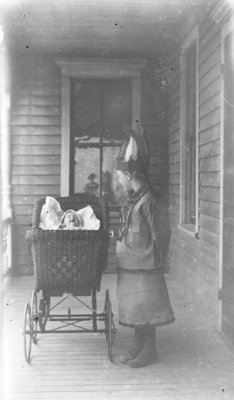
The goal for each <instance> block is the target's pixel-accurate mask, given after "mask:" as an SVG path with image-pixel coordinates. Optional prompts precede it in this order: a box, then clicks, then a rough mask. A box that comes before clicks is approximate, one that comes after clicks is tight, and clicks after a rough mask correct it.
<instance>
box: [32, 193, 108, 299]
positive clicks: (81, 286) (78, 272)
mask: <svg viewBox="0 0 234 400" xmlns="http://www.w3.org/2000/svg"><path fill="white" fill-rule="evenodd" d="M56 200H57V201H58V202H59V203H60V205H61V208H62V210H64V211H66V210H69V209H73V210H75V211H77V210H79V209H81V208H83V207H85V206H87V205H90V206H92V208H93V210H94V213H95V215H96V217H97V218H98V219H99V220H100V222H101V226H100V229H99V230H98V231H93V230H92V231H91V230H89V231H88V230H87V231H85V230H42V229H40V228H39V224H40V213H41V209H42V206H43V205H44V203H45V198H44V199H40V200H38V201H37V202H36V203H35V205H34V209H33V216H32V229H31V230H29V231H27V233H26V240H27V242H28V244H29V245H30V248H31V254H32V260H33V268H34V278H35V290H36V291H37V292H39V291H40V290H42V291H43V292H44V294H45V295H46V296H62V295H63V294H64V293H71V294H72V295H74V296H89V295H90V294H91V292H92V289H96V290H97V291H99V290H100V284H101V276H102V271H103V270H104V269H105V268H106V266H107V258H108V247H109V231H108V228H109V218H108V217H109V215H108V206H107V204H105V203H104V202H103V201H102V200H101V199H99V198H98V197H96V196H94V195H91V194H86V193H79V194H76V195H75V196H70V197H56Z"/></svg>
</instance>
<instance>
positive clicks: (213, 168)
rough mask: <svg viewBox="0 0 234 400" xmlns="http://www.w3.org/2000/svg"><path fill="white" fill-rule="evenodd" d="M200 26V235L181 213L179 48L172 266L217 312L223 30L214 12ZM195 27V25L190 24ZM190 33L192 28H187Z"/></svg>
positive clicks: (173, 90)
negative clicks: (181, 219) (187, 226)
mask: <svg viewBox="0 0 234 400" xmlns="http://www.w3.org/2000/svg"><path fill="white" fill-rule="evenodd" d="M205 22H206V23H204V21H203V23H202V21H201V22H200V27H199V185H198V186H199V238H197V239H196V238H195V237H192V236H191V234H190V233H189V232H186V231H185V230H182V229H181V228H180V227H179V226H178V224H179V215H180V104H181V100H182V99H181V98H180V51H179V48H178V52H177V54H176V55H175V57H174V59H173V61H172V65H173V68H174V76H173V80H172V83H171V86H170V100H169V115H170V120H169V203H170V223H171V227H172V237H171V241H170V252H169V253H170V254H169V258H170V268H171V271H172V273H173V274H174V275H175V276H176V277H177V278H179V279H181V280H183V282H184V286H185V289H186V290H187V294H188V296H189V297H190V298H191V299H192V300H199V301H201V303H202V304H203V306H204V307H206V308H207V310H209V312H211V315H214V316H216V317H217V316H218V307H219V304H218V287H219V240H220V238H219V231H220V115H221V114H220V106H221V93H220V89H221V47H220V46H221V44H220V43H221V34H220V28H219V27H218V26H217V24H215V23H213V22H212V21H211V20H210V19H209V16H207V17H206V20H205ZM190 28H191V29H192V25H191V27H190ZM187 34H189V30H188V31H187Z"/></svg>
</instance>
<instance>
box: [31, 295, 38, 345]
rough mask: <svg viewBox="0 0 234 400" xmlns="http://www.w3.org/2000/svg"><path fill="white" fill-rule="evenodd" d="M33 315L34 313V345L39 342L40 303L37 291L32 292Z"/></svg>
mask: <svg viewBox="0 0 234 400" xmlns="http://www.w3.org/2000/svg"><path fill="white" fill-rule="evenodd" d="M31 313H32V340H33V343H34V344H36V342H37V332H38V329H37V328H38V303H37V293H36V291H35V290H33V292H32V297H31Z"/></svg>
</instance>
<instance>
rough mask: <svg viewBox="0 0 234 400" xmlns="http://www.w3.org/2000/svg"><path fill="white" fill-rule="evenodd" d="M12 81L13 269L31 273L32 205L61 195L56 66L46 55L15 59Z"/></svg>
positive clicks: (57, 73)
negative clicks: (28, 236) (28, 238)
mask: <svg viewBox="0 0 234 400" xmlns="http://www.w3.org/2000/svg"><path fill="white" fill-rule="evenodd" d="M12 82H13V85H12V88H13V90H12V96H11V97H12V100H11V102H12V110H11V111H12V113H11V139H12V160H11V161H12V172H11V185H12V205H13V214H14V222H13V223H14V227H13V265H14V269H15V272H16V273H31V272H32V262H31V256H29V254H28V251H27V248H26V245H25V238H24V236H25V232H26V230H27V229H30V224H31V218H32V217H31V216H32V207H33V204H34V202H35V201H36V200H38V199H40V198H42V197H44V196H45V195H46V194H51V195H52V196H53V195H54V196H55V195H59V194H60V155H61V145H60V140H61V116H60V98H61V96H60V71H59V69H58V68H56V66H55V65H54V64H53V61H52V60H51V59H50V58H48V57H42V56H38V57H33V58H31V57H24V58H22V59H21V58H18V59H17V60H15V62H14V61H13V63H12Z"/></svg>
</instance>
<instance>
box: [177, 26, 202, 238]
mask: <svg viewBox="0 0 234 400" xmlns="http://www.w3.org/2000/svg"><path fill="white" fill-rule="evenodd" d="M193 42H195V45H196V144H195V146H196V147H195V151H196V160H195V163H196V171H195V202H196V204H195V224H194V225H193V224H191V223H186V222H185V203H186V199H185V190H186V182H185V176H186V174H185V138H186V117H185V112H186V111H185V106H186V93H185V91H186V81H185V79H186V74H185V64H186V62H185V57H186V51H187V50H188V48H189V47H190V46H191V45H192V43H193ZM180 71H181V75H180V98H181V108H180V222H179V228H180V229H182V230H185V231H186V232H188V233H189V234H191V235H193V236H195V237H198V231H199V73H198V71H199V32H198V26H197V25H196V26H195V27H194V28H193V29H192V30H191V32H190V33H189V35H188V36H187V37H186V39H185V40H184V42H183V43H182V46H181V56H180Z"/></svg>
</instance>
